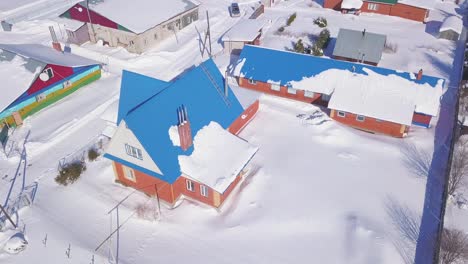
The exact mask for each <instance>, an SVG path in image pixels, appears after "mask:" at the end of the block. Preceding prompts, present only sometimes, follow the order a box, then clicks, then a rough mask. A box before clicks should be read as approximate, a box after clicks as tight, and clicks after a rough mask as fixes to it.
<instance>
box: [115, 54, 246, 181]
mask: <svg viewBox="0 0 468 264" xmlns="http://www.w3.org/2000/svg"><path fill="white" fill-rule="evenodd" d="M207 74H209V76H208V75H207ZM162 83H164V82H162V81H160V80H157V79H154V78H151V77H147V76H143V75H140V74H137V73H132V72H128V71H124V72H123V75H122V87H121V91H125V90H128V91H131V90H134V92H133V93H127V94H128V95H135V94H137V93H138V92H142V93H143V95H142V96H138V100H131V101H129V104H127V103H125V104H119V108H120V107H125V108H127V107H128V106H130V107H131V109H130V110H129V111H126V110H125V111H122V113H123V112H127V113H126V114H125V115H123V114H122V116H121V118H123V119H122V120H124V121H125V122H126V124H127V126H128V128H129V129H130V130H131V131H132V132H133V133H134V134H135V136H136V137H137V138H138V141H139V142H140V143H141V145H142V146H143V147H144V148H145V150H146V151H147V152H148V155H149V156H150V157H151V159H152V160H153V161H154V162H155V163H156V165H157V166H158V168H159V169H160V170H161V172H162V174H160V173H157V172H154V171H145V173H147V174H148V175H151V176H153V177H157V178H159V179H161V180H163V181H166V182H168V183H173V182H175V181H176V180H177V178H178V177H179V176H180V175H181V171H180V166H179V162H178V156H179V155H190V154H191V153H192V151H193V147H191V148H189V149H188V150H187V151H183V150H182V148H180V147H179V146H174V142H173V141H172V140H171V138H170V135H169V128H170V127H171V126H174V125H177V123H178V115H177V108H178V107H180V106H181V105H184V106H185V107H186V109H187V112H188V118H189V121H190V128H191V130H192V135H196V133H197V131H198V130H200V129H201V128H203V127H204V126H206V125H208V124H209V123H210V122H211V121H215V122H217V123H218V124H220V125H221V126H222V127H223V128H225V129H227V128H228V127H229V126H230V125H231V124H232V122H234V120H236V118H238V117H239V116H240V115H241V114H242V112H243V111H244V109H243V108H242V106H241V104H240V103H239V101H238V100H237V98H236V96H235V94H234V93H233V91H232V90H231V89H230V88H229V87H228V96H227V98H226V97H224V91H223V90H222V89H223V88H224V78H223V75H222V74H221V72H220V71H219V69H218V67H217V66H216V64H215V63H214V62H213V60H211V59H209V60H207V61H205V62H203V63H202V64H200V65H199V66H197V67H193V68H191V69H189V70H188V71H187V72H185V73H184V74H183V75H180V76H178V77H177V78H175V79H174V80H173V81H171V82H169V83H166V84H167V85H166V86H164V87H162V86H160V85H161V84H162ZM145 97H146V98H145ZM120 100H123V98H122V97H121V98H120ZM207 102H209V103H207ZM134 103H136V104H134ZM127 109H128V108H127ZM119 112H121V109H119ZM106 157H107V158H109V159H112V160H118V161H119V162H123V164H125V166H129V167H131V168H135V169H140V168H139V167H138V166H137V165H136V164H134V163H132V159H131V158H129V159H128V161H125V160H121V159H119V158H117V157H116V156H113V155H112V153H106Z"/></svg>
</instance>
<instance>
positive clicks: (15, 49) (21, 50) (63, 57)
mask: <svg viewBox="0 0 468 264" xmlns="http://www.w3.org/2000/svg"><path fill="white" fill-rule="evenodd" d="M0 49H4V50H7V51H9V52H12V53H15V54H18V55H20V56H21V57H24V58H30V59H33V60H37V61H40V62H44V63H47V64H55V65H60V66H66V67H80V66H89V65H95V64H101V63H100V62H97V61H94V60H91V59H87V58H84V57H81V56H78V55H75V54H72V53H66V52H59V51H57V50H55V49H53V48H51V47H47V46H44V45H40V44H1V43H0Z"/></svg>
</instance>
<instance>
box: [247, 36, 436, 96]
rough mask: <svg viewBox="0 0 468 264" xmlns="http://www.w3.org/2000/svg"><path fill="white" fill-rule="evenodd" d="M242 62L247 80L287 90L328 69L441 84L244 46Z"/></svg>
mask: <svg viewBox="0 0 468 264" xmlns="http://www.w3.org/2000/svg"><path fill="white" fill-rule="evenodd" d="M242 60H245V61H244V64H243V66H242V68H241V69H240V74H241V75H243V77H244V78H247V79H254V80H257V81H262V82H268V81H273V82H280V84H281V85H284V86H289V82H291V81H300V80H302V79H303V78H304V77H311V76H314V75H317V74H319V73H321V72H323V71H326V70H329V69H341V70H349V71H354V72H356V73H360V74H365V75H367V73H366V72H364V71H363V69H364V68H367V69H371V70H372V71H374V72H376V73H379V74H382V75H391V74H394V75H398V76H400V77H403V78H405V79H408V80H411V81H414V82H415V83H420V84H423V83H428V84H430V85H431V86H432V87H435V86H436V84H437V82H438V80H439V79H441V78H437V77H432V76H427V75H425V74H423V77H422V79H421V80H415V79H411V75H410V73H408V72H402V71H396V70H391V69H386V68H380V67H375V66H370V65H366V64H360V63H352V62H347V61H340V60H333V59H327V58H321V57H315V56H312V55H307V54H300V53H295V52H289V51H281V50H274V49H269V48H264V47H258V46H251V45H246V46H244V48H243V50H242V52H241V54H240V56H239V62H240V61H242ZM415 71H416V72H417V71H419V69H415Z"/></svg>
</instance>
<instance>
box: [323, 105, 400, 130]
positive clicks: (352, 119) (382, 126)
mask: <svg viewBox="0 0 468 264" xmlns="http://www.w3.org/2000/svg"><path fill="white" fill-rule="evenodd" d="M330 117H331V118H333V119H334V120H336V121H338V122H340V123H342V124H345V125H348V126H351V127H354V128H357V129H361V130H364V131H369V132H373V133H379V134H386V135H390V136H393V137H403V136H404V134H405V133H407V132H408V129H409V128H408V127H407V126H405V125H401V124H397V123H393V122H388V121H384V120H378V119H376V118H372V117H365V119H364V121H358V120H357V119H356V117H357V115H356V114H352V113H348V112H346V114H345V117H340V116H338V111H336V110H333V109H332V110H331V113H330Z"/></svg>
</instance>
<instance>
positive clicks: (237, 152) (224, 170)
mask: <svg viewBox="0 0 468 264" xmlns="http://www.w3.org/2000/svg"><path fill="white" fill-rule="evenodd" d="M193 144H194V151H193V153H192V155H190V156H186V155H180V156H179V164H180V168H181V171H182V172H183V173H184V174H186V175H187V176H189V177H190V178H192V179H194V180H197V181H199V182H201V183H203V184H206V185H207V186H209V187H211V188H212V189H214V190H215V191H217V192H219V193H224V191H225V190H226V189H227V188H228V187H229V185H230V184H231V183H232V182H233V181H234V180H235V179H236V177H237V175H238V174H239V173H240V172H241V171H242V169H243V168H244V167H245V165H246V164H247V163H248V162H249V161H250V159H251V158H252V157H253V155H255V153H256V152H257V150H258V148H256V147H254V146H252V145H251V144H249V143H248V142H247V141H245V140H243V139H240V138H238V137H237V136H234V135H233V134H231V133H229V132H228V131H226V130H225V129H224V128H222V127H221V126H220V125H219V124H218V123H216V122H210V124H208V125H207V126H205V127H203V128H202V129H200V130H199V131H198V133H197V134H196V135H195V138H194V141H193Z"/></svg>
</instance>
